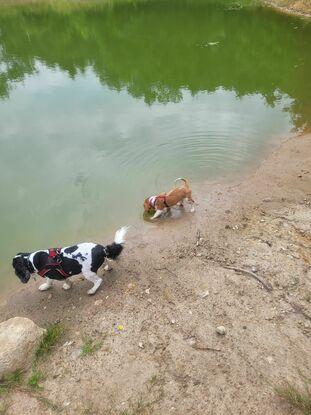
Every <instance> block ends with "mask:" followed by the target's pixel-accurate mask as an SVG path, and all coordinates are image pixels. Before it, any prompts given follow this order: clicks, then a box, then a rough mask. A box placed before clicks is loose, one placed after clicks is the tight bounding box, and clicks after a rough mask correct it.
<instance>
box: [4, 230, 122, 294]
mask: <svg viewBox="0 0 311 415" xmlns="http://www.w3.org/2000/svg"><path fill="white" fill-rule="evenodd" d="M127 231H128V227H126V226H124V227H123V228H121V229H119V230H117V232H116V234H115V237H114V242H113V243H112V244H110V245H107V246H103V245H99V244H94V243H92V242H83V243H80V244H77V245H73V246H68V247H65V248H55V249H47V250H42V251H36V252H31V253H19V254H17V255H16V256H15V257H14V258H13V263H12V265H13V268H14V270H15V274H16V275H17V276H18V278H19V279H20V280H21V282H23V283H24V284H26V283H27V282H28V281H29V279H30V277H31V274H34V273H37V274H39V275H40V276H41V277H43V278H45V283H44V284H41V285H40V286H39V290H40V291H46V290H48V289H49V288H50V287H51V286H52V280H61V281H62V280H65V282H64V284H63V288H64V290H69V289H70V288H71V285H70V283H69V281H68V280H67V278H69V277H71V276H73V275H77V274H81V273H82V274H83V276H84V277H85V278H86V279H87V280H88V281H91V282H92V283H93V287H92V288H91V289H90V290H88V292H87V293H88V294H90V295H92V294H95V293H96V291H97V290H98V288H99V286H100V285H101V283H102V279H101V278H100V277H99V276H98V275H97V271H98V269H99V268H100V267H101V266H102V265H103V263H104V262H105V260H106V259H108V260H114V259H116V258H117V257H118V256H119V255H120V254H121V252H122V250H123V244H124V242H125V235H126V233H127Z"/></svg>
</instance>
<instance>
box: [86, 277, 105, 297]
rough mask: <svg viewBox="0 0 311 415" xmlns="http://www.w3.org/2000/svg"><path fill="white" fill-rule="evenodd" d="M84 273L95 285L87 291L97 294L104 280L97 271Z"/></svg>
mask: <svg viewBox="0 0 311 415" xmlns="http://www.w3.org/2000/svg"><path fill="white" fill-rule="evenodd" d="M83 275H84V277H85V278H86V279H87V280H88V281H91V282H92V283H93V284H94V285H93V287H92V288H91V289H90V290H88V292H87V293H88V294H89V295H93V294H95V293H96V291H97V290H98V288H99V287H100V285H101V283H102V282H103V280H102V279H101V278H100V277H99V276H98V275H97V274H96V273H95V272H92V271H89V272H84V273H83Z"/></svg>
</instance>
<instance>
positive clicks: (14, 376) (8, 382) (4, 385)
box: [0, 370, 23, 395]
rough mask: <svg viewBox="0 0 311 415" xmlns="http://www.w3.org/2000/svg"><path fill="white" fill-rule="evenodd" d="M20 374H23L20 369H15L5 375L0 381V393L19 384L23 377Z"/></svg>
mask: <svg viewBox="0 0 311 415" xmlns="http://www.w3.org/2000/svg"><path fill="white" fill-rule="evenodd" d="M22 375H23V372H22V371H21V370H16V371H15V372H13V373H10V374H9V375H6V376H5V377H4V378H3V379H2V380H1V381H0V395H1V394H2V393H4V392H7V391H9V390H10V389H13V388H14V387H16V386H18V385H20V383H21V382H22V379H23V376H22Z"/></svg>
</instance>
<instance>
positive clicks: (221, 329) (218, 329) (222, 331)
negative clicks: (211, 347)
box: [216, 326, 227, 336]
mask: <svg viewBox="0 0 311 415" xmlns="http://www.w3.org/2000/svg"><path fill="white" fill-rule="evenodd" d="M226 332H227V331H226V329H225V327H224V326H218V327H216V333H217V334H220V335H221V336H224V335H225V334H226Z"/></svg>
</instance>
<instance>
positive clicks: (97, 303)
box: [94, 300, 103, 307]
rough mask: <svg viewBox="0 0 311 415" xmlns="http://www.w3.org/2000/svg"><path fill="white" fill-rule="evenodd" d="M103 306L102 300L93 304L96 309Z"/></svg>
mask: <svg viewBox="0 0 311 415" xmlns="http://www.w3.org/2000/svg"><path fill="white" fill-rule="evenodd" d="M102 304H103V300H96V301H95V302H94V305H95V306H96V307H97V306H100V305H102Z"/></svg>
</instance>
